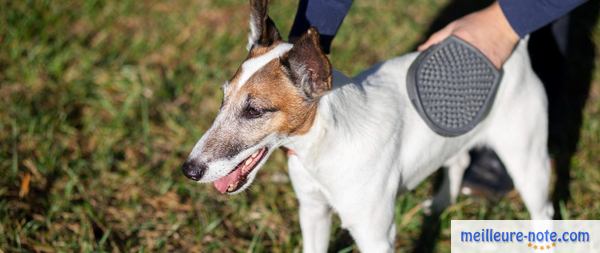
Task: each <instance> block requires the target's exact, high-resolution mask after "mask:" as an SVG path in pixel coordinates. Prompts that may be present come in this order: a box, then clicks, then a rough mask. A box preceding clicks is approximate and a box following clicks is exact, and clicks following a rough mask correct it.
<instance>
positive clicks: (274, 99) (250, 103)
mask: <svg viewBox="0 0 600 253" xmlns="http://www.w3.org/2000/svg"><path fill="white" fill-rule="evenodd" d="M250 5H251V15H250V35H249V38H248V51H249V53H248V57H247V58H246V60H245V61H244V62H243V63H242V65H241V66H240V67H239V69H238V70H237V72H236V73H235V74H234V75H233V77H232V78H231V79H230V80H229V81H227V82H225V84H224V86H223V92H224V98H223V104H222V106H221V109H220V111H219V114H218V115H217V117H216V119H215V121H214V122H213V125H212V126H211V128H210V129H209V130H208V131H207V132H206V133H205V134H204V136H202V138H201V139H200V140H199V141H198V143H197V144H196V146H195V147H194V149H193V150H192V152H191V154H190V156H189V158H188V160H187V161H186V162H185V163H184V165H183V167H182V170H183V173H184V174H185V175H186V176H187V177H188V178H190V179H192V180H195V181H199V182H214V185H215V187H216V188H217V190H219V192H221V193H230V194H231V193H238V192H241V191H243V190H244V189H246V188H247V187H248V186H249V185H250V183H251V182H252V181H253V180H254V177H255V176H256V173H257V172H258V170H259V168H260V167H261V166H262V165H263V164H264V163H265V161H266V160H267V158H268V157H269V155H270V154H271V152H272V151H273V150H274V149H276V148H277V147H279V146H280V145H281V143H282V142H283V141H285V139H286V138H288V137H290V136H294V135H302V134H304V133H306V132H307V131H308V130H309V129H310V127H311V126H312V124H313V121H314V118H315V114H316V110H317V105H318V101H319V98H320V97H321V96H322V95H324V94H325V93H326V92H327V91H329V90H330V89H331V81H332V78H331V64H330V63H329V60H328V59H327V56H326V55H325V54H324V53H323V51H322V50H321V48H320V45H319V34H318V32H317V31H316V30H315V29H313V28H311V29H309V30H308V31H307V32H306V33H305V34H304V35H303V36H301V37H300V38H299V39H298V40H297V41H295V42H294V43H293V44H290V43H286V42H284V41H283V40H282V39H281V37H280V35H279V32H278V31H277V28H276V27H275V24H274V23H273V21H272V20H271V19H270V18H269V17H268V15H267V1H266V0H250Z"/></svg>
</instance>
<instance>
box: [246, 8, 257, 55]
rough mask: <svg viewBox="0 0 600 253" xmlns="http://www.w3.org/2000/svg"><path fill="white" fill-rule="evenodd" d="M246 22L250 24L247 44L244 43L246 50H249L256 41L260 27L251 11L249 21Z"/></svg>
mask: <svg viewBox="0 0 600 253" xmlns="http://www.w3.org/2000/svg"><path fill="white" fill-rule="evenodd" d="M248 23H249V24H250V33H249V34H248V44H246V50H248V51H250V49H251V48H252V46H253V45H254V43H256V41H257V40H258V37H259V36H260V34H259V29H260V27H259V24H257V23H256V18H255V17H254V14H252V13H251V14H250V21H249V22H248Z"/></svg>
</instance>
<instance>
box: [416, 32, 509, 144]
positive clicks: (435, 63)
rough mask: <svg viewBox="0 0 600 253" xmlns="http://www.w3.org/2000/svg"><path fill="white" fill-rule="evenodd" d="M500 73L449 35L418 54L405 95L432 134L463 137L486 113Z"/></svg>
mask: <svg viewBox="0 0 600 253" xmlns="http://www.w3.org/2000/svg"><path fill="white" fill-rule="evenodd" d="M501 79H502V70H501V69H500V70H499V69H497V68H496V67H495V66H494V64H492V62H491V61H490V60H489V59H488V58H487V57H486V56H485V55H483V53H481V51H479V50H478V49H477V48H475V47H474V46H472V45H471V44H469V43H467V42H465V41H464V40H462V39H460V38H458V37H455V36H450V37H448V38H447V39H445V40H444V41H442V42H441V43H439V44H437V45H435V46H432V47H430V48H429V49H427V50H425V51H424V52H422V53H421V54H420V55H419V56H418V57H417V58H416V59H415V61H414V62H413V63H412V64H411V66H410V68H409V70H408V75H407V82H406V83H407V88H408V95H409V97H410V100H411V102H412V104H413V105H414V106H415V108H416V109H417V112H419V114H420V115H421V117H422V118H423V120H425V122H426V123H427V125H428V126H429V127H430V128H431V129H432V130H433V131H435V132H436V133H438V134H440V135H442V136H446V137H454V136H459V135H462V134H465V133H467V132H469V131H470V130H471V129H473V128H474V127H475V126H477V124H478V123H479V122H481V121H482V120H483V119H485V117H486V116H487V114H488V113H489V111H490V108H491V107H492V104H493V103H494V98H495V97H496V92H497V91H498V86H499V84H500V80H501Z"/></svg>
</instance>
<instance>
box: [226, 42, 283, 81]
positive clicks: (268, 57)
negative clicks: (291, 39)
mask: <svg viewBox="0 0 600 253" xmlns="http://www.w3.org/2000/svg"><path fill="white" fill-rule="evenodd" d="M292 47H293V46H292V44H289V43H281V44H279V45H277V46H276V47H275V48H273V49H271V51H269V52H267V53H266V54H263V55H261V56H258V57H255V58H252V59H249V60H247V61H245V62H244V63H243V64H242V73H241V75H240V79H239V81H238V83H237V86H238V87H242V86H243V85H244V84H245V83H246V82H248V79H250V77H252V75H254V73H256V72H257V71H259V70H260V69H262V68H263V67H264V66H265V65H267V63H269V62H271V61H272V60H274V59H276V58H279V57H281V56H282V55H284V54H285V53H287V52H288V51H290V49H292Z"/></svg>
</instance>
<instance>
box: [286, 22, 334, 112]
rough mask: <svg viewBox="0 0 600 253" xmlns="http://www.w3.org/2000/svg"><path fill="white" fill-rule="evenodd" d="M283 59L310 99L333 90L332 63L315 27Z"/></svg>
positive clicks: (292, 76) (295, 81)
mask: <svg viewBox="0 0 600 253" xmlns="http://www.w3.org/2000/svg"><path fill="white" fill-rule="evenodd" d="M282 60H283V61H285V62H284V65H287V67H288V68H289V72H290V76H291V79H292V82H293V83H294V85H296V86H297V87H298V88H300V89H301V90H302V91H303V92H304V93H305V95H306V97H307V98H308V99H310V100H312V99H315V98H318V97H320V96H322V95H323V94H325V92H327V91H329V90H331V80H332V77H331V63H330V62H329V59H328V58H327V56H326V55H325V53H324V52H323V50H322V49H321V46H320V43H319V32H318V31H317V29H315V28H314V27H311V28H309V29H308V31H306V32H305V33H304V34H303V35H302V36H301V37H300V38H299V39H298V40H297V41H296V42H295V43H294V46H293V47H292V49H291V50H290V52H289V53H288V55H287V57H286V58H284V59H282Z"/></svg>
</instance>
